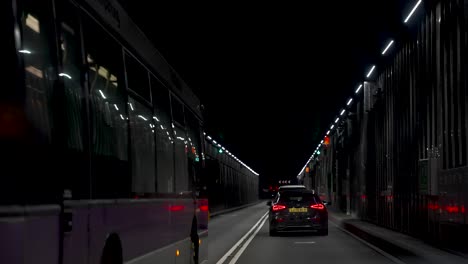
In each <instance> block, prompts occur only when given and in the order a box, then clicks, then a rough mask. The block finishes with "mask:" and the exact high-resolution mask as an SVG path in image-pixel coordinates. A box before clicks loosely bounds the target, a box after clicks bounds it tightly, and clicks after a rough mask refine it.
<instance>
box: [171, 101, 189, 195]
mask: <svg viewBox="0 0 468 264" xmlns="http://www.w3.org/2000/svg"><path fill="white" fill-rule="evenodd" d="M171 109H172V120H173V123H172V128H173V130H174V137H175V143H174V156H175V161H174V162H175V182H176V192H186V191H190V190H189V186H188V185H189V174H188V161H187V153H188V151H189V145H188V142H189V141H188V138H187V134H186V132H185V127H184V126H185V119H184V108H183V106H182V104H181V103H180V101H179V100H178V99H177V98H175V97H174V96H171Z"/></svg>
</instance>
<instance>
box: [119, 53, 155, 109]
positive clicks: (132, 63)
mask: <svg viewBox="0 0 468 264" xmlns="http://www.w3.org/2000/svg"><path fill="white" fill-rule="evenodd" d="M125 71H126V72H127V77H128V78H127V85H128V87H127V88H128V89H130V90H132V91H134V92H136V93H137V94H138V95H140V96H141V97H143V99H145V100H147V101H148V102H151V98H150V88H149V80H148V71H147V70H146V69H145V68H144V67H143V66H142V65H141V64H140V63H139V62H138V61H137V60H136V59H135V58H134V57H133V56H131V55H129V54H127V53H125Z"/></svg>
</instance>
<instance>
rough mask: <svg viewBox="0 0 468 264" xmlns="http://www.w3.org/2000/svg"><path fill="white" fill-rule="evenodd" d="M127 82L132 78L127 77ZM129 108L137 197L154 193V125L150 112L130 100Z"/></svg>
mask: <svg viewBox="0 0 468 264" xmlns="http://www.w3.org/2000/svg"><path fill="white" fill-rule="evenodd" d="M127 76H128V78H129V80H130V79H131V78H132V76H131V75H130V76H129V75H127ZM129 103H130V104H131V105H132V106H131V107H130V111H129V116H130V136H131V154H132V156H131V163H132V193H134V194H137V195H142V194H143V195H145V194H152V193H154V192H155V186H156V181H155V175H156V174H155V164H154V162H155V154H154V152H155V144H154V133H155V125H154V122H153V118H152V111H151V110H150V109H149V108H148V107H146V106H144V105H143V104H141V103H139V102H138V101H136V100H133V99H132V98H129Z"/></svg>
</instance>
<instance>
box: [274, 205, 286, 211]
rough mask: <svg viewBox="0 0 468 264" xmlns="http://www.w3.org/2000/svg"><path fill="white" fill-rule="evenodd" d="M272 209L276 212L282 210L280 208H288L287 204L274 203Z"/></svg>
mask: <svg viewBox="0 0 468 264" xmlns="http://www.w3.org/2000/svg"><path fill="white" fill-rule="evenodd" d="M272 209H273V212H276V211H280V210H283V209H286V206H285V205H281V204H275V205H273V207H272Z"/></svg>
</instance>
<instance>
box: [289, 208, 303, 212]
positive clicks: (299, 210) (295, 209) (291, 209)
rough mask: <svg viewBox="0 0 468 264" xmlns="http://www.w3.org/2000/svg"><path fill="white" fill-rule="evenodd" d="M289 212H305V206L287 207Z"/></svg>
mask: <svg viewBox="0 0 468 264" xmlns="http://www.w3.org/2000/svg"><path fill="white" fill-rule="evenodd" d="M289 212H290V213H307V208H289Z"/></svg>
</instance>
